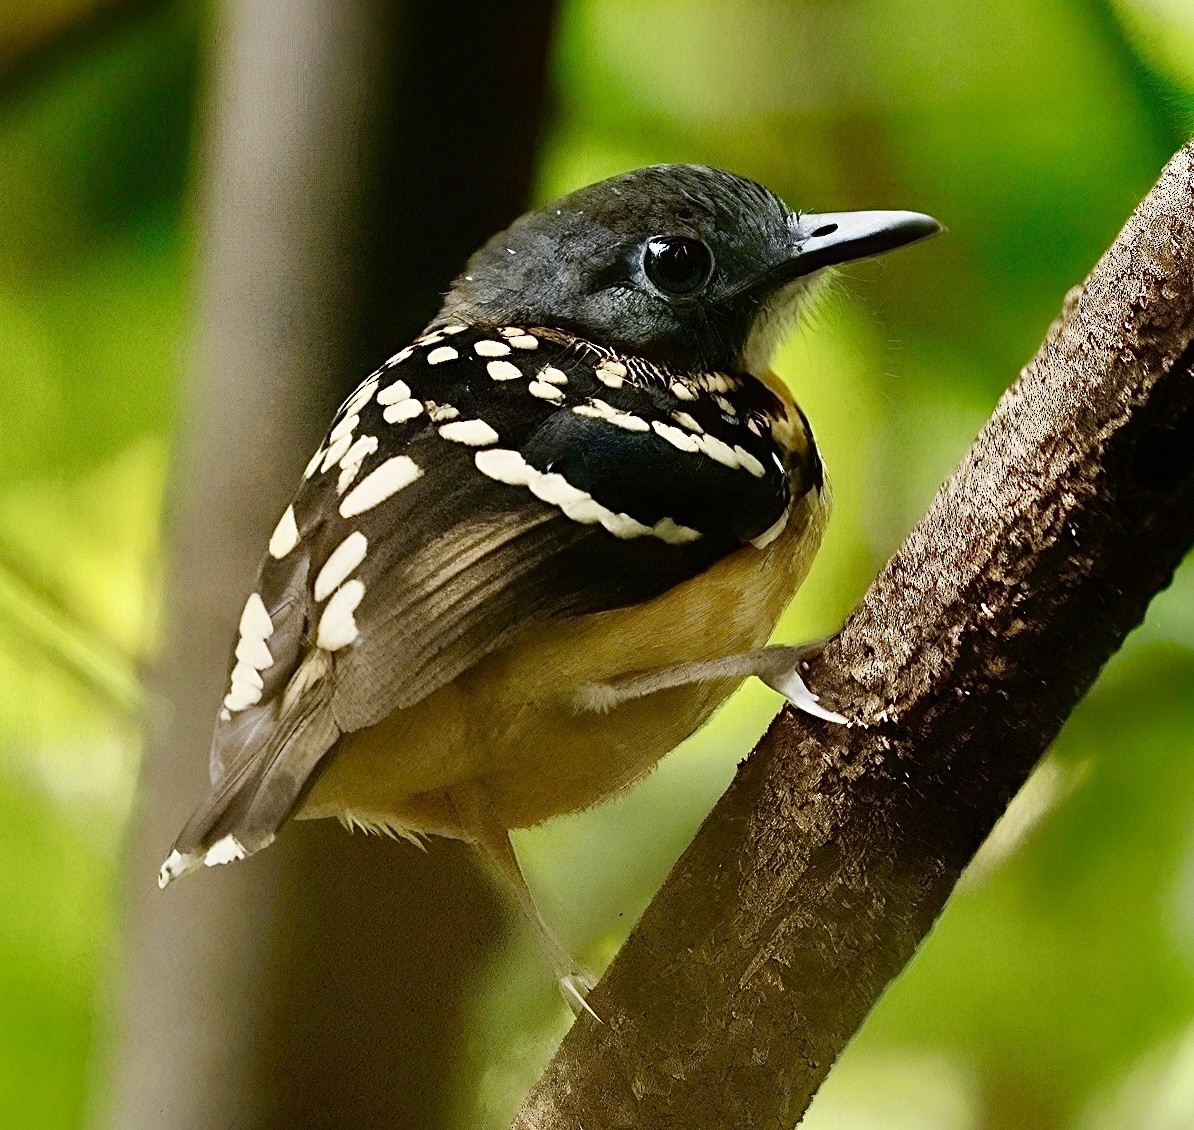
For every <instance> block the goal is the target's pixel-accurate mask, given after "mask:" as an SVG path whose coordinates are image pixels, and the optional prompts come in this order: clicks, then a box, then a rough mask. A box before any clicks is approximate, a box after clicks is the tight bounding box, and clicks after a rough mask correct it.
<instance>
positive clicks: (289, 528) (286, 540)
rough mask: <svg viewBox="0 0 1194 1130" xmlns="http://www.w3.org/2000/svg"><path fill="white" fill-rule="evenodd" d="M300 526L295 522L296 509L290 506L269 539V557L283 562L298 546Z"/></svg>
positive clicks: (283, 513)
mask: <svg viewBox="0 0 1194 1130" xmlns="http://www.w3.org/2000/svg"><path fill="white" fill-rule="evenodd" d="M298 539H299V533H298V524H297V523H296V522H295V520H294V507H293V506H288V507H286V509H285V510H284V511H283V512H282V517H281V518H279V519H278V524H277V525H276V526H275V527H274V532H273V533H272V534H271V535H270V539H269V555H270V556H271V557H273V558H275V559H276V560H278V561H281V559H282V558H283V557H285V556H286V555H287V554H288V553H289V552H290V551H291V550H292V549H293V548H294V547H295V546H296V545H298Z"/></svg>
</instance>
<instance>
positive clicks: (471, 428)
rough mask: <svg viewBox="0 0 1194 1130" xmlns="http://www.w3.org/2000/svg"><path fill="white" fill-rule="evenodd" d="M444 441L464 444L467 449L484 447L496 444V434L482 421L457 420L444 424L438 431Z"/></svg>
mask: <svg viewBox="0 0 1194 1130" xmlns="http://www.w3.org/2000/svg"><path fill="white" fill-rule="evenodd" d="M439 434H440V435H441V436H443V437H444V439H450V440H452V441H453V442H454V443H464V444H467V445H468V446H469V447H485V446H486V445H487V444H491V443H497V441H498V434H497V432H495V431H494V430H493V428H491V427H490V426H489V425H488V424H487V423H486V422H485V421H484V420H457V421H456V422H455V423H452V424H444V426H443V427H442V428H440V430H439Z"/></svg>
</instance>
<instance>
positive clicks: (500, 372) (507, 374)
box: [477, 341, 522, 381]
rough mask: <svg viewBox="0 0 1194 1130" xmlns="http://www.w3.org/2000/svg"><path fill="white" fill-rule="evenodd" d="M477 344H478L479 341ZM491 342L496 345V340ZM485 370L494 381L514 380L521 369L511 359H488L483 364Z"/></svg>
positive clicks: (520, 372)
mask: <svg viewBox="0 0 1194 1130" xmlns="http://www.w3.org/2000/svg"><path fill="white" fill-rule="evenodd" d="M477 344H478V345H480V344H481V342H478V343H477ZM493 344H494V345H497V342H496V341H495V342H494V343H493ZM485 371H486V372H487V373H488V374H489V375H490V376H491V377H492V378H493V379H494V380H495V381H515V380H517V379H518V378H519V377H521V376H522V370H521V369H520V368H519V367H518V366H517V365H515V364H514V362H513V361H490V362H489V364H488V365H486V366H485Z"/></svg>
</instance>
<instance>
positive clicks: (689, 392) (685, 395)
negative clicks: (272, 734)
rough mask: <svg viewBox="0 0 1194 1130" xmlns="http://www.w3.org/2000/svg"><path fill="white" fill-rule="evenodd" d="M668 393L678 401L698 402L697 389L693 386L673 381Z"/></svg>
mask: <svg viewBox="0 0 1194 1130" xmlns="http://www.w3.org/2000/svg"><path fill="white" fill-rule="evenodd" d="M668 391H669V392H670V393H671V394H672V395H673V396H674V397H675V398H676V399H677V400H696V398H697V394H696V389H694V388H693V387H692V386H691V385H687V384H685V383H684V382H683V381H672V383H671V384H670V385H668Z"/></svg>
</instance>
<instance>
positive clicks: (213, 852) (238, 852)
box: [203, 835, 245, 867]
mask: <svg viewBox="0 0 1194 1130" xmlns="http://www.w3.org/2000/svg"><path fill="white" fill-rule="evenodd" d="M244 857H245V849H244V848H243V847H242V846H241V842H240V840H238V839H237V838H236V837H235V836H232V835H228V836H225V837H224V838H223V839H222V840H216V842H215V843H214V844H212V845H211V847H209V848H208V849H207V851H206V852H205V853H204V856H203V866H204V867H218V866H219V865H220V864H221V863H232V862H233V861H234V860H237V859H244Z"/></svg>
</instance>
